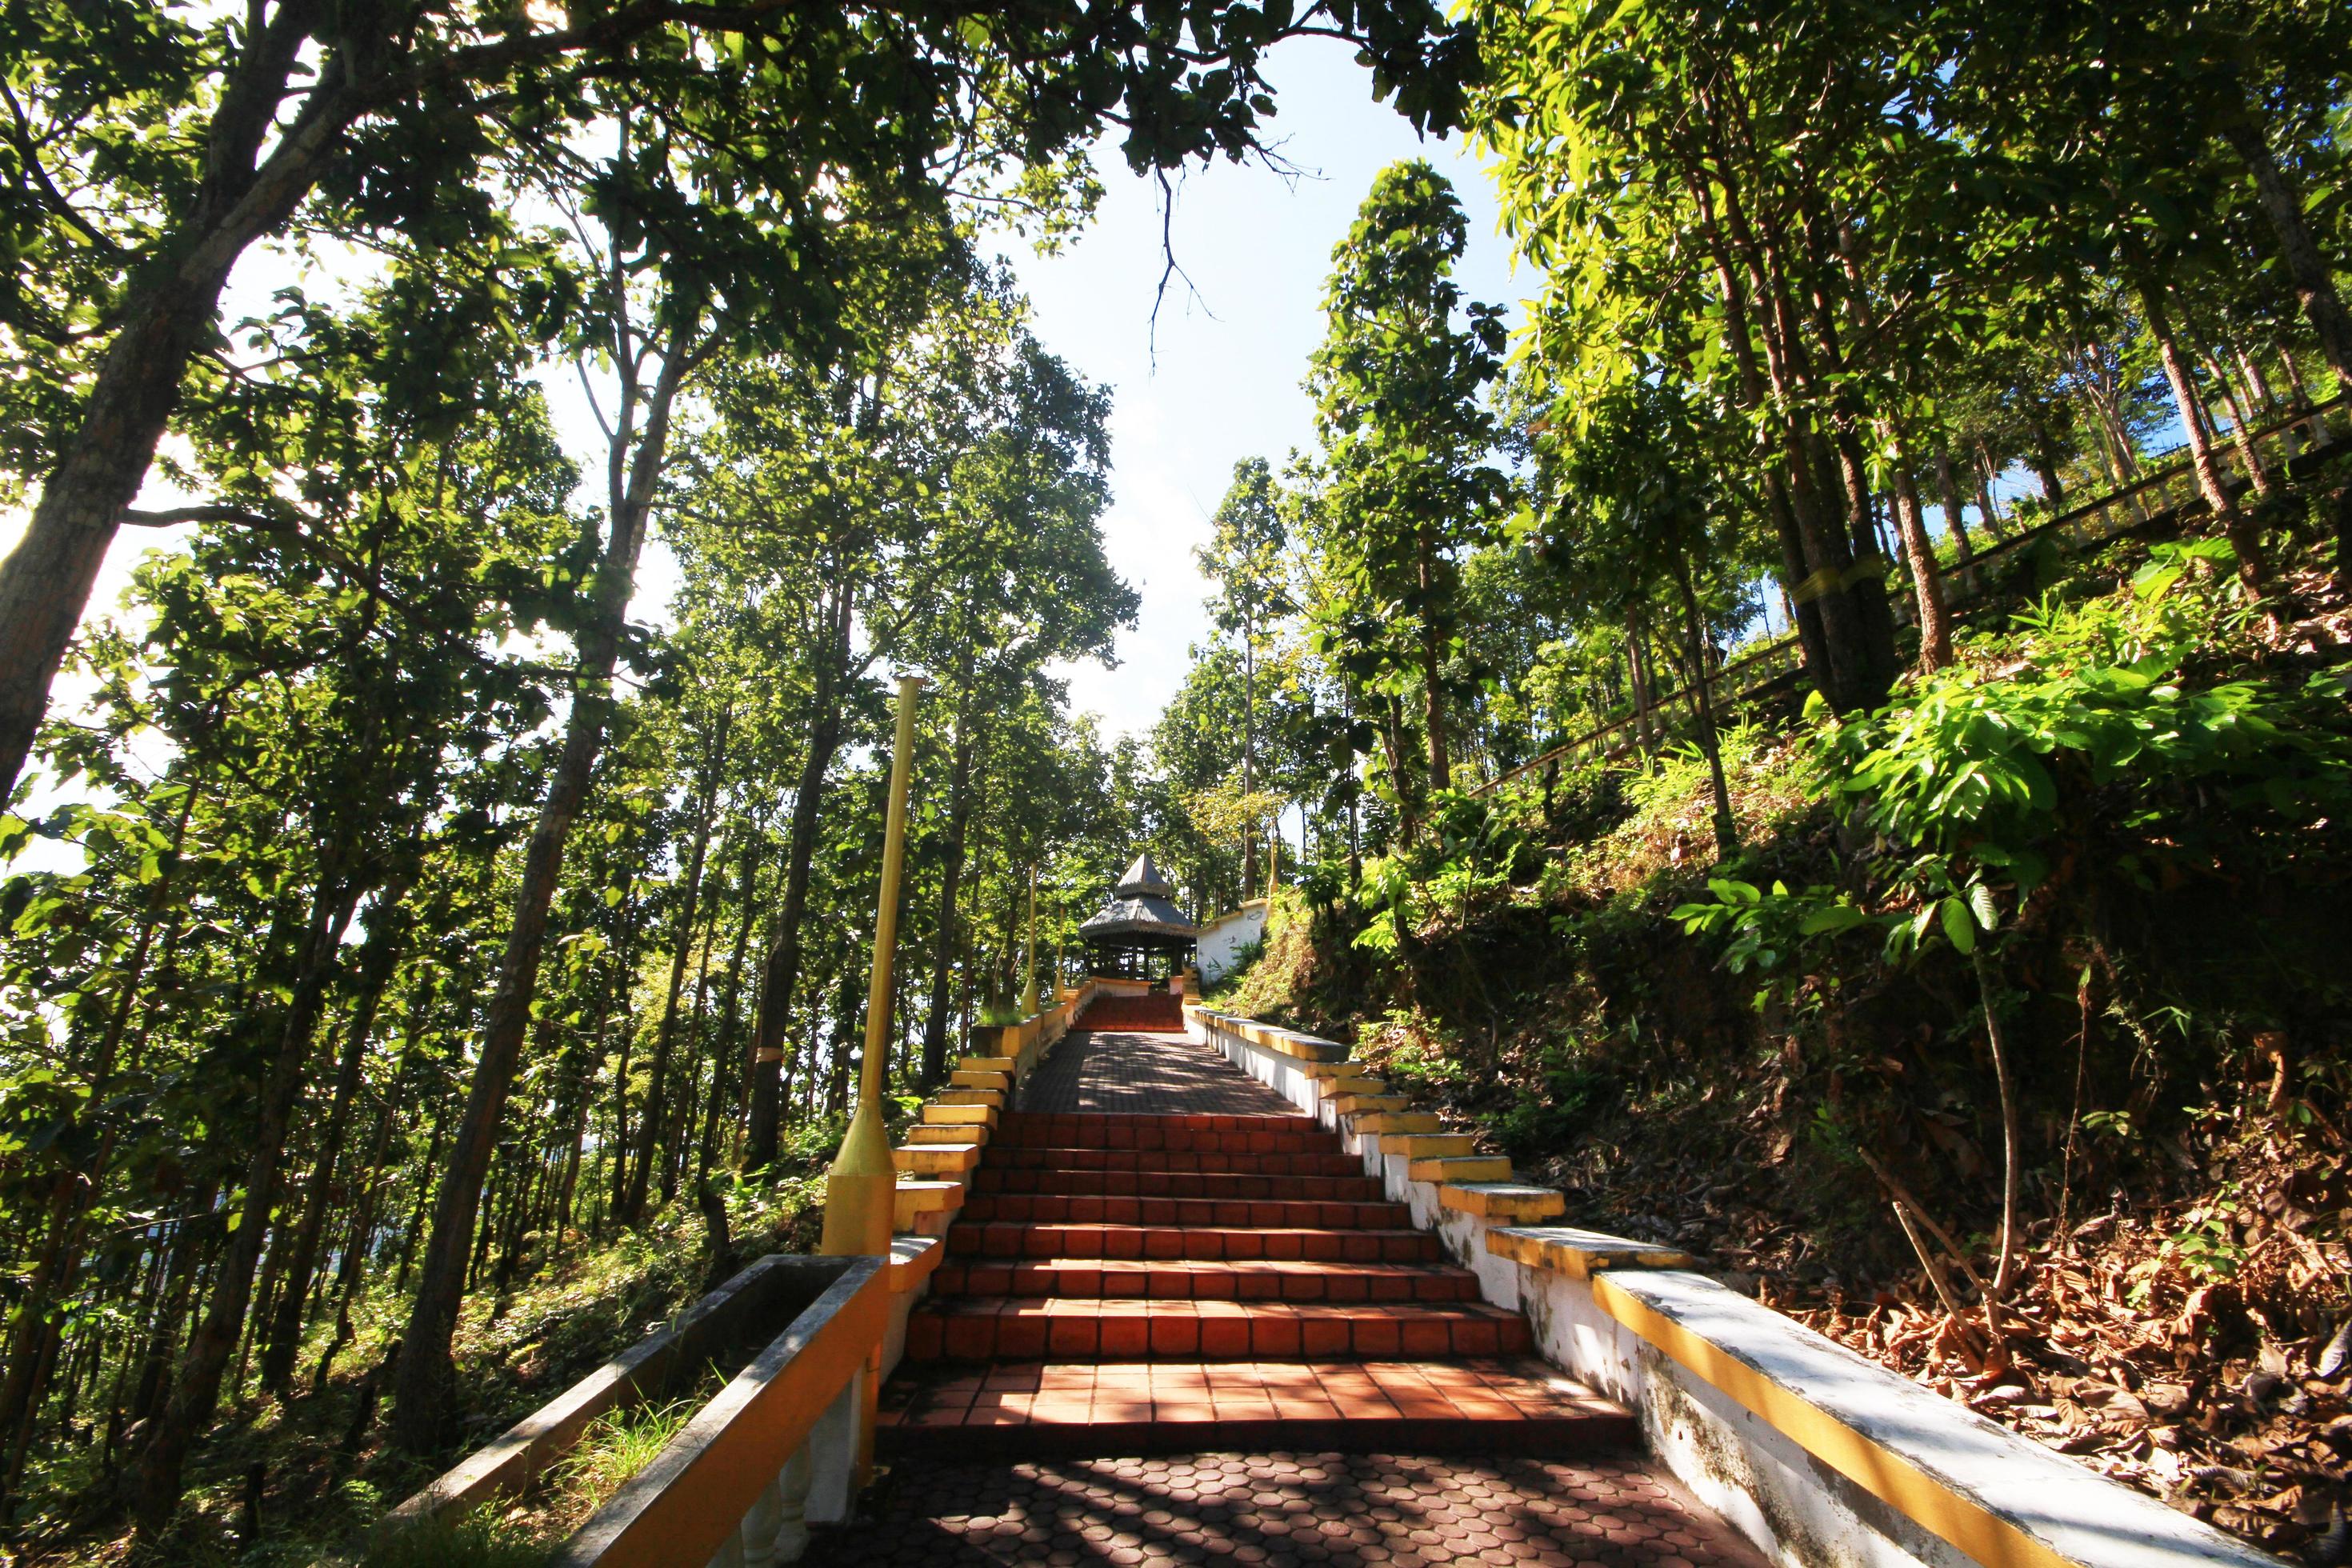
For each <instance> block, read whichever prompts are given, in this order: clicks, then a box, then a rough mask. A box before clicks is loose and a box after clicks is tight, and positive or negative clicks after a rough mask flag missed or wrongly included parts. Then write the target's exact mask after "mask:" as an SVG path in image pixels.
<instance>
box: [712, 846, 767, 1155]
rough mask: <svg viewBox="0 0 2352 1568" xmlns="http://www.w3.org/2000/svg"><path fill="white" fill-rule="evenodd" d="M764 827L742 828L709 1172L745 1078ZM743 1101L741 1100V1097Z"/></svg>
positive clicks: (717, 1045) (715, 1051) (717, 1047)
mask: <svg viewBox="0 0 2352 1568" xmlns="http://www.w3.org/2000/svg"><path fill="white" fill-rule="evenodd" d="M764 836H765V830H764V828H763V827H762V826H760V825H757V824H751V823H747V824H745V826H744V828H743V868H742V872H741V878H740V885H739V892H738V911H739V915H740V918H739V919H738V920H737V921H736V924H735V951H734V955H733V956H732V957H731V958H730V959H729V960H728V963H727V1005H726V1006H725V1007H724V1008H723V1009H721V1011H720V1013H719V1037H718V1039H717V1040H716V1041H714V1042H713V1043H712V1045H711V1055H712V1057H713V1058H715V1059H716V1061H717V1063H718V1065H717V1067H715V1068H713V1069H712V1079H711V1085H710V1107H709V1111H708V1112H707V1113H706V1114H705V1116H704V1118H703V1122H702V1155H701V1169H702V1170H703V1171H704V1172H706V1173H707V1172H708V1171H709V1169H710V1167H711V1166H712V1165H713V1164H714V1163H717V1161H718V1159H719V1118H720V1116H721V1115H723V1114H724V1110H723V1108H724V1107H725V1105H726V1104H727V1102H728V1100H729V1099H730V1095H729V1093H728V1089H729V1086H730V1084H731V1085H733V1086H735V1087H736V1088H737V1089H741V1088H742V1087H743V1079H741V1078H740V1076H738V1075H737V1074H736V1073H735V1072H734V1070H733V1068H734V1066H735V1061H736V1057H735V1028H736V1025H737V1024H738V1023H739V1022H740V1019H741V1016H742V1002H743V960H744V957H745V955H746V954H747V953H748V952H750V951H751V922H752V921H753V920H754V919H755V918H757V913H756V912H757V910H758V909H759V903H760V900H759V897H758V894H759V880H760V846H761V839H762V838H763V837H764ZM738 1103H739V1105H740V1100H739V1101H738Z"/></svg>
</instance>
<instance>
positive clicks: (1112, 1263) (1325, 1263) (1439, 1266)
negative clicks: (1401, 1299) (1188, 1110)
mask: <svg viewBox="0 0 2352 1568" xmlns="http://www.w3.org/2000/svg"><path fill="white" fill-rule="evenodd" d="M958 1261H960V1262H968V1263H973V1264H992V1265H996V1266H998V1267H1002V1266H1003V1265H1006V1264H1015V1263H1018V1264H1034V1265H1035V1266H1036V1267H1038V1268H1100V1269H1104V1270H1110V1269H1118V1270H1119V1271H1121V1272H1126V1271H1128V1270H1138V1271H1149V1270H1151V1269H1157V1268H1168V1269H1187V1270H1191V1271H1194V1272H1201V1273H1254V1272H1273V1273H1284V1274H1378V1275H1383V1276H1385V1275H1391V1274H1431V1275H1444V1276H1445V1277H1447V1278H1450V1279H1476V1278H1477V1276H1476V1275H1475V1274H1473V1273H1471V1272H1470V1270H1468V1269H1467V1268H1463V1267H1462V1266H1461V1265H1460V1264H1458V1263H1390V1262H1375V1261H1373V1260H1371V1259H1369V1258H1365V1259H1357V1258H1085V1257H1077V1256H1073V1257H1068V1258H1030V1257H1024V1256H1017V1255H1013V1254H1008V1253H985V1252H981V1253H967V1254H960V1255H959V1256H958Z"/></svg>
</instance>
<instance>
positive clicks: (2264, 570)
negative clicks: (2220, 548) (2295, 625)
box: [2133, 278, 2284, 626]
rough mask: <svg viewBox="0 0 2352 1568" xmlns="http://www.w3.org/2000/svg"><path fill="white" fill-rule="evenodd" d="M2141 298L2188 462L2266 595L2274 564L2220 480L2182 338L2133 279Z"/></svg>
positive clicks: (2253, 591) (2249, 581)
mask: <svg viewBox="0 0 2352 1568" xmlns="http://www.w3.org/2000/svg"><path fill="white" fill-rule="evenodd" d="M2133 281H2134V284H2135V286H2136V287H2137V289H2138V292H2139V298H2140V308H2141V310H2142V311H2143V313H2144V315H2145V317H2146V320H2147V330H2148V334H2149V335H2150V336H2151V337H2153V338H2155V339H2156V350H2157V353H2158V356H2159V357H2161V358H2162V360H2163V361H2164V379H2165V380H2166V381H2167V382H2168V383H2169V384H2170V385H2171V387H2172V401H2173V403H2174V404H2175V405H2177V406H2178V407H2179V410H2180V422H2181V424H2182V425H2183V426H2186V427H2187V428H2188V431H2189V463H2190V465H2191V466H2192V467H2194V468H2195V469H2196V470H2197V489H2198V490H2199V492H2200V494H2202V495H2203V496H2204V498H2205V504H2206V505H2207V506H2209V507H2210V508H2211V509H2212V511H2213V520H2214V521H2216V522H2218V523H2219V524H2220V525H2221V533H2222V536H2223V537H2224V538H2226V539H2228V540H2229V542H2230V546H2231V549H2233V550H2235V551H2236V552H2238V580H2239V581H2240V582H2241V583H2242V584H2245V587H2246V592H2247V594H2248V595H2252V597H2253V598H2255V599H2258V600H2259V599H2261V598H2263V597H2264V595H2265V593H2266V591H2267V584H2268V582H2269V579H2270V563H2269V562H2268V561H2267V560H2266V559H2265V558H2264V557H2263V545H2262V540H2261V539H2260V538H2259V537H2258V536H2257V535H2256V534H2255V532H2254V529H2253V525H2252V523H2250V522H2249V521H2247V520H2246V514H2245V513H2244V512H2243V511H2242V510H2240V509H2239V506H2238V503H2237V501H2236V500H2233V499H2231V495H2230V492H2229V490H2228V489H2227V488H2226V487H2225V486H2224V485H2223V484H2222V482H2221V465H2220V464H2218V463H2216V462H2215V461H2214V460H2213V448H2212V446H2211V445H2210V443H2209V442H2208V441H2207V440H2206V439H2205V434H2204V431H2203V430H2202V429H2201V428H2200V426H2199V425H2198V421H2197V419H2196V417H2195V416H2196V413H2197V409H2198V404H2197V384H2196V382H2195V381H2194V379H2192V378H2191V376H2190V375H2189V361H2188V359H2187V357H2186V356H2185V355H2183V354H2182V353H2181V352H2180V342H2179V339H2178V338H2177V337H2176V336H2175V335H2174V333H2173V330H2172V319H2171V317H2170V315H2169V314H2168V312H2167V311H2166V310H2165V308H2164V300H2163V297H2162V295H2161V293H2160V292H2159V291H2158V289H2155V288H2153V287H2151V286H2150V285H2148V284H2147V282H2146V281H2145V280H2143V279H2137V278H2136V279H2134V280H2133ZM2270 618H2271V624H2272V625H2273V626H2281V625H2283V624H2284V623H2283V622H2282V621H2281V619H2280V616H2279V613H2278V611H2277V609H2276V608H2275V607H2273V609H2272V610H2271V612H2270Z"/></svg>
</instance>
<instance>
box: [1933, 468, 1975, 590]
mask: <svg viewBox="0 0 2352 1568" xmlns="http://www.w3.org/2000/svg"><path fill="white" fill-rule="evenodd" d="M1936 494H1937V504H1938V505H1939V506H1941V507H1942V508H1943V509H1944V526H1945V527H1946V528H1948V529H1949V530H1951V533H1952V539H1953V541H1954V542H1956V543H1957V544H1958V546H1959V552H1960V574H1961V580H1962V581H1963V582H1967V581H1969V578H1970V577H1971V575H1972V574H1970V573H1969V563H1970V562H1972V561H1974V560H1975V559H1976V553H1977V552H1976V551H1975V549H1974V548H1973V546H1972V545H1971V544H1970V542H1969V523H1968V519H1967V518H1966V517H1964V516H1962V515H1961V512H1962V508H1961V506H1960V486H1959V481H1958V479H1955V478H1954V477H1953V475H1952V453H1951V448H1949V447H1946V446H1944V445H1943V444H1942V443H1940V442H1938V443H1937V447H1936Z"/></svg>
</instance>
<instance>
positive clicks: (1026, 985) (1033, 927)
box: [1021, 861, 1037, 1017]
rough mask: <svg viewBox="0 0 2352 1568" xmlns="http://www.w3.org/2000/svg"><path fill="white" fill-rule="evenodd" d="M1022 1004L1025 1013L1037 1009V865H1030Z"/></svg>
mask: <svg viewBox="0 0 2352 1568" xmlns="http://www.w3.org/2000/svg"><path fill="white" fill-rule="evenodd" d="M1021 1005H1022V1006H1023V1007H1024V1008H1025V1009H1027V1012H1024V1014H1023V1016H1024V1017H1026V1016H1028V1014H1029V1013H1034V1012H1036V1011H1037V867H1036V863H1035V862H1034V861H1032V862H1031V863H1030V867H1029V942H1028V945H1027V946H1025V947H1024V948H1023V949H1022V950H1021Z"/></svg>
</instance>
